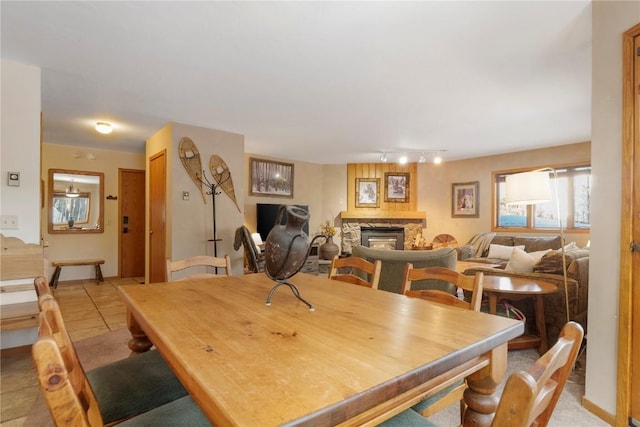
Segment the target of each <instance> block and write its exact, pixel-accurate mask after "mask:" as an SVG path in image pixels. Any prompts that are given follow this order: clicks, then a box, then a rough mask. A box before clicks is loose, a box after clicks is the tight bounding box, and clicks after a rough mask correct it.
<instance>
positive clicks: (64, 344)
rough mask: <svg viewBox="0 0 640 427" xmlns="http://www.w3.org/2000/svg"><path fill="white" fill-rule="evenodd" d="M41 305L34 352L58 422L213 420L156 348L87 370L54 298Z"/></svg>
mask: <svg viewBox="0 0 640 427" xmlns="http://www.w3.org/2000/svg"><path fill="white" fill-rule="evenodd" d="M40 304H41V312H40V318H39V332H38V339H37V341H36V342H35V343H34V344H33V346H32V356H33V361H34V365H35V368H36V372H37V376H38V382H39V384H40V390H41V392H42V394H43V397H44V400H45V402H46V404H47V406H48V408H49V412H50V414H51V417H52V419H53V421H54V422H55V424H56V425H57V426H62V425H65V426H91V427H93V426H103V425H109V424H115V423H118V425H121V426H138V425H168V424H173V425H210V424H209V422H208V421H207V419H206V417H205V416H204V414H203V413H202V412H201V411H200V409H199V408H198V406H197V405H196V404H195V402H193V400H192V399H191V397H190V396H189V395H188V393H187V391H186V389H185V388H184V387H183V386H182V384H181V383H180V381H179V380H178V379H177V378H176V376H175V375H174V374H173V372H172V371H171V369H170V368H169V367H168V365H167V364H166V363H165V362H164V360H163V359H162V357H161V356H160V353H159V352H158V351H149V352H146V353H143V354H141V355H138V356H135V357H132V358H127V359H123V360H120V361H117V362H114V363H110V364H107V365H104V366H101V367H99V368H96V369H93V370H91V371H88V372H85V370H84V368H83V367H82V365H81V363H80V360H79V358H78V355H77V353H76V350H75V347H74V345H73V342H72V341H71V339H70V337H69V334H68V333H67V330H66V328H65V326H64V321H63V320H62V315H61V313H60V308H59V307H58V303H57V302H56V300H55V298H53V297H52V296H51V295H50V294H49V295H43V296H42V297H41V301H40ZM123 420H126V421H125V422H123V423H120V421H123Z"/></svg>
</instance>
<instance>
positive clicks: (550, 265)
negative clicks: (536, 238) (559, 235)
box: [533, 249, 589, 274]
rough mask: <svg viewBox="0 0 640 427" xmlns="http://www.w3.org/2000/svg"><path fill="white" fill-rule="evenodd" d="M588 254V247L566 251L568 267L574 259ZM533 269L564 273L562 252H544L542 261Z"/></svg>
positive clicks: (537, 271)
mask: <svg viewBox="0 0 640 427" xmlns="http://www.w3.org/2000/svg"><path fill="white" fill-rule="evenodd" d="M586 256H589V250H588V249H577V250H573V251H568V252H566V251H565V260H566V264H567V268H569V266H570V265H571V263H572V262H573V260H575V259H578V258H582V257H586ZM533 271H534V272H536V273H551V274H562V252H561V251H560V250H555V251H551V252H549V253H547V254H544V255H543V256H542V258H541V259H540V262H539V263H537V264H536V265H535V266H534V267H533Z"/></svg>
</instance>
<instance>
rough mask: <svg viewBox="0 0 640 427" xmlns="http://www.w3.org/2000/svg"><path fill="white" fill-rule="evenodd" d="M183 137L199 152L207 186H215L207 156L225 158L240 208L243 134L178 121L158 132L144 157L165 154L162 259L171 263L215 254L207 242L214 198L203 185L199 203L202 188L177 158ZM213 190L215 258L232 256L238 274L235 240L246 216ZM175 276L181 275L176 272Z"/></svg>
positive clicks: (238, 253) (240, 263) (240, 264)
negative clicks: (164, 255)
mask: <svg viewBox="0 0 640 427" xmlns="http://www.w3.org/2000/svg"><path fill="white" fill-rule="evenodd" d="M183 137H188V138H190V139H191V140H192V141H193V142H194V144H195V145H196V147H197V148H198V151H199V153H200V161H201V164H202V169H203V170H204V171H205V172H204V173H205V176H206V178H207V179H208V180H209V181H210V182H212V183H215V181H214V179H213V176H212V174H211V171H210V167H209V162H210V159H211V156H212V155H214V154H216V155H218V156H220V157H221V158H222V159H223V160H224V162H225V163H226V164H227V166H228V167H229V171H230V172H231V179H232V181H233V188H234V193H235V199H236V201H237V202H238V206H239V207H240V209H242V207H243V202H244V187H245V173H244V169H243V166H244V164H243V161H244V136H243V135H240V134H236V133H232V132H226V131H221V130H215V129H207V128H202V127H197V126H190V125H186V124H182V123H169V124H167V125H166V126H165V127H164V128H162V129H161V130H159V131H158V132H157V133H156V134H155V135H154V136H153V137H151V138H150V139H149V140H148V141H147V159H148V158H149V157H150V156H153V155H154V154H156V153H158V152H159V151H161V150H163V149H166V150H167V151H166V161H167V211H166V220H167V224H168V226H167V230H166V231H167V236H166V238H167V240H166V244H167V246H166V256H167V257H168V258H171V259H182V258H186V257H190V256H194V255H202V254H207V255H213V254H214V247H213V242H210V241H209V240H210V239H213V202H212V197H211V195H207V194H206V191H208V189H207V188H206V186H203V190H204V191H205V195H204V199H203V197H202V194H201V192H200V189H199V188H198V187H197V186H196V184H195V183H194V182H193V180H192V179H191V177H190V176H189V174H188V173H187V171H186V170H185V168H184V166H183V164H182V161H181V160H180V156H179V152H178V145H179V143H180V140H181V139H182V138H183ZM147 161H148V160H147ZM183 192H188V193H189V199H188V200H184V199H183ZM217 192H220V194H218V195H216V196H215V197H216V198H215V208H216V217H215V218H216V236H217V238H218V239H222V240H221V241H219V242H218V243H217V249H218V250H217V255H218V256H223V255H225V254H228V255H229V256H230V257H231V261H232V270H233V273H234V274H241V273H242V268H243V252H242V250H238V251H236V250H235V249H233V241H234V237H235V230H236V229H237V228H238V227H239V226H241V225H242V223H243V218H244V212H241V211H240V210H239V209H238V207H236V204H235V203H234V202H233V201H232V200H231V198H230V197H229V196H228V195H227V194H226V193H225V192H224V191H222V188H218V189H217ZM147 193H148V192H147ZM147 197H148V196H147ZM205 201H206V202H205ZM147 206H148V204H147ZM147 211H148V209H147ZM147 219H148V218H147ZM147 224H148V221H147ZM147 259H148V250H147ZM147 266H148V262H147ZM147 268H148V267H147ZM177 276H178V277H179V276H180V273H178V274H177ZM147 277H148V272H147Z"/></svg>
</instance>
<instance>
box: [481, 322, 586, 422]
mask: <svg viewBox="0 0 640 427" xmlns="http://www.w3.org/2000/svg"><path fill="white" fill-rule="evenodd" d="M583 336H584V330H583V329H582V326H580V324H579V323H576V322H568V323H567V324H565V325H564V327H563V328H562V330H561V331H560V338H559V339H558V341H557V342H556V343H555V345H554V346H553V347H551V348H550V349H549V350H548V351H547V352H546V353H545V354H544V355H542V357H540V358H539V359H538V360H537V361H536V362H535V363H534V364H533V366H531V367H530V368H529V369H528V370H527V371H519V372H514V373H513V374H511V375H510V376H509V378H508V379H507V383H506V384H505V386H504V390H503V391H502V396H501V398H500V403H499V404H498V409H497V410H496V415H495V418H494V419H493V423H492V425H493V426H496V427H498V426H514V427H529V426H536V427H544V426H546V425H547V424H548V423H549V419H550V418H551V414H552V413H553V410H554V409H555V407H556V404H557V403H558V399H559V398H560V395H561V394H562V390H563V389H564V386H565V384H566V382H567V378H568V377H569V374H570V373H571V370H572V369H573V365H574V363H575V361H576V358H577V357H578V351H579V350H580V345H581V344H582V338H583Z"/></svg>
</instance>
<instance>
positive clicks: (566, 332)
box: [380, 322, 584, 427]
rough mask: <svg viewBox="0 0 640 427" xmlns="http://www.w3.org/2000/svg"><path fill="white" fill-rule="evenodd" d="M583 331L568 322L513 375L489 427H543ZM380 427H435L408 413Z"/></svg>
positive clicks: (575, 352) (553, 407) (574, 359)
mask: <svg viewBox="0 0 640 427" xmlns="http://www.w3.org/2000/svg"><path fill="white" fill-rule="evenodd" d="M583 336H584V330H583V329H582V326H580V324H579V323H576V322H568V323H567V324H565V325H564V327H563V328H562V331H560V338H559V339H558V341H557V342H556V343H555V345H554V346H553V347H551V348H550V349H549V350H548V351H547V352H546V353H545V354H543V355H542V356H541V357H540V358H539V359H538V360H537V361H536V362H535V363H534V364H533V365H532V366H531V367H530V368H529V369H528V370H526V371H518V372H514V373H513V374H511V375H510V376H509V378H507V382H506V384H505V386H504V389H503V390H502V395H501V397H500V401H499V402H498V408H497V410H496V413H495V416H494V417H493V421H492V422H491V426H492V427H504V426H508V427H534V426H535V427H545V426H546V425H548V423H549V419H550V418H551V414H552V413H553V410H554V409H555V407H556V404H557V403H558V399H559V398H560V395H561V394H562V391H563V390H564V386H565V384H566V383H567V378H568V377H569V374H570V373H571V370H572V368H573V365H574V364H575V362H576V358H577V356H578V352H579V350H580V345H581V344H582V338H583ZM380 427H436V425H435V424H433V423H432V422H430V421H429V420H428V419H426V418H424V417H421V416H420V415H419V414H418V413H417V412H415V411H414V410H412V409H409V410H406V411H403V412H401V413H400V414H398V415H396V416H395V417H393V418H391V419H389V420H387V421H385V422H383V423H382V424H380Z"/></svg>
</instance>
